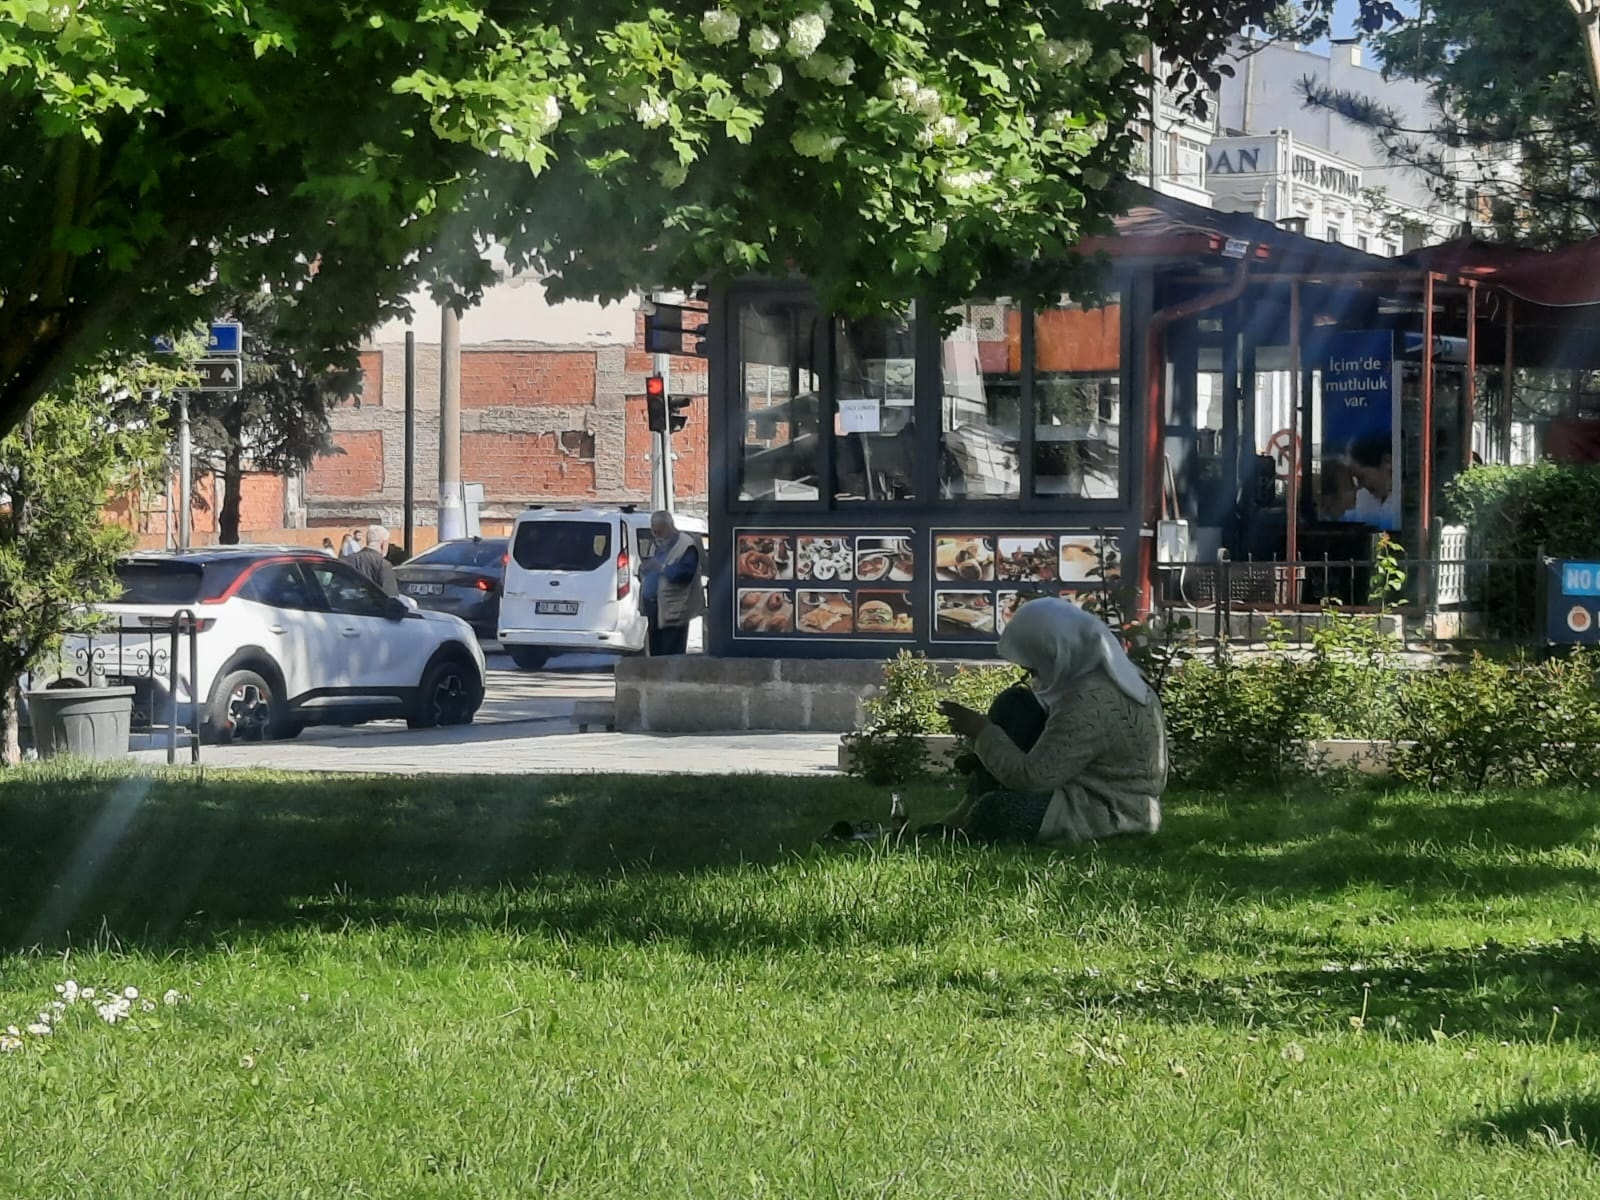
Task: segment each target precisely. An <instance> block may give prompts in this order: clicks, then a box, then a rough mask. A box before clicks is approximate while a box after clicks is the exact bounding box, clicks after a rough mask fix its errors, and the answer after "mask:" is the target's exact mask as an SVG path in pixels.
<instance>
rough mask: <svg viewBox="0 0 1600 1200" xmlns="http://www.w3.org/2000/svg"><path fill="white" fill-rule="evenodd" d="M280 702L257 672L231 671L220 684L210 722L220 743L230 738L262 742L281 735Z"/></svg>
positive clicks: (229, 740)
mask: <svg viewBox="0 0 1600 1200" xmlns="http://www.w3.org/2000/svg"><path fill="white" fill-rule="evenodd" d="M279 704H280V701H279V699H278V697H277V696H276V695H275V694H274V692H273V690H272V685H271V684H270V683H268V682H267V681H266V680H265V679H264V678H263V677H262V676H261V675H260V674H259V673H257V672H255V671H230V672H229V673H228V674H227V676H226V677H225V678H224V679H223V680H222V682H221V683H220V684H218V685H217V690H216V692H215V694H214V696H213V698H212V701H211V716H210V720H209V721H208V722H207V724H208V725H209V726H210V728H211V736H212V737H213V738H215V739H216V741H217V743H218V744H219V745H227V744H228V743H229V742H231V741H235V740H237V741H246V742H259V741H264V740H266V739H268V738H273V737H277V736H279V731H280V729H281V728H282V724H283V723H282V721H281V720H280V718H279V713H278V711H277V710H278V706H279Z"/></svg>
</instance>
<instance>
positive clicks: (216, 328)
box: [206, 321, 244, 354]
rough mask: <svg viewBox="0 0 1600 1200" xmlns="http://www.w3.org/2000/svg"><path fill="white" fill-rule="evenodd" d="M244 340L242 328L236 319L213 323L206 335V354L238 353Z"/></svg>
mask: <svg viewBox="0 0 1600 1200" xmlns="http://www.w3.org/2000/svg"><path fill="white" fill-rule="evenodd" d="M243 341H244V328H243V326H241V325H240V324H239V323H238V322H237V321H228V322H225V323H223V324H220V325H213V326H212V327H211V332H210V334H209V335H208V336H207V337H206V353H207V354H238V353H239V347H240V343H241V342H243Z"/></svg>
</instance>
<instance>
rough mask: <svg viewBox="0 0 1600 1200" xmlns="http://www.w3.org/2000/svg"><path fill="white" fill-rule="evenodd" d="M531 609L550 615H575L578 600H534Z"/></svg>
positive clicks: (576, 613)
mask: <svg viewBox="0 0 1600 1200" xmlns="http://www.w3.org/2000/svg"><path fill="white" fill-rule="evenodd" d="M533 611H534V612H536V613H542V614H544V615H546V616H551V617H575V616H577V615H578V602H577V601H576V600H536V601H534V604H533Z"/></svg>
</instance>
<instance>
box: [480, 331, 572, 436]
mask: <svg viewBox="0 0 1600 1200" xmlns="http://www.w3.org/2000/svg"><path fill="white" fill-rule="evenodd" d="M594 384H595V353H594V351H592V350H591V351H579V350H573V351H565V350H547V351H543V352H528V351H520V352H519V351H493V350H463V351H462V354H461V407H462V408H524V407H527V406H529V405H535V404H563V405H574V404H577V405H587V404H592V403H593V402H594ZM463 453H465V451H463Z"/></svg>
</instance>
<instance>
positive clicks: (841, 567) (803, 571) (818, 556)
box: [795, 537, 855, 582]
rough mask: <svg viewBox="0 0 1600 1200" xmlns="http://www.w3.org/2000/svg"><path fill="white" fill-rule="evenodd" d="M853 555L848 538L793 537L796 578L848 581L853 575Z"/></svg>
mask: <svg viewBox="0 0 1600 1200" xmlns="http://www.w3.org/2000/svg"><path fill="white" fill-rule="evenodd" d="M854 557H855V556H854V554H853V553H852V552H851V549H850V539H849V538H843V537H800V538H797V539H795V572H796V578H798V579H823V580H828V579H838V580H841V581H844V582H848V581H849V580H851V579H853V578H854V577H855V562H854Z"/></svg>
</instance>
